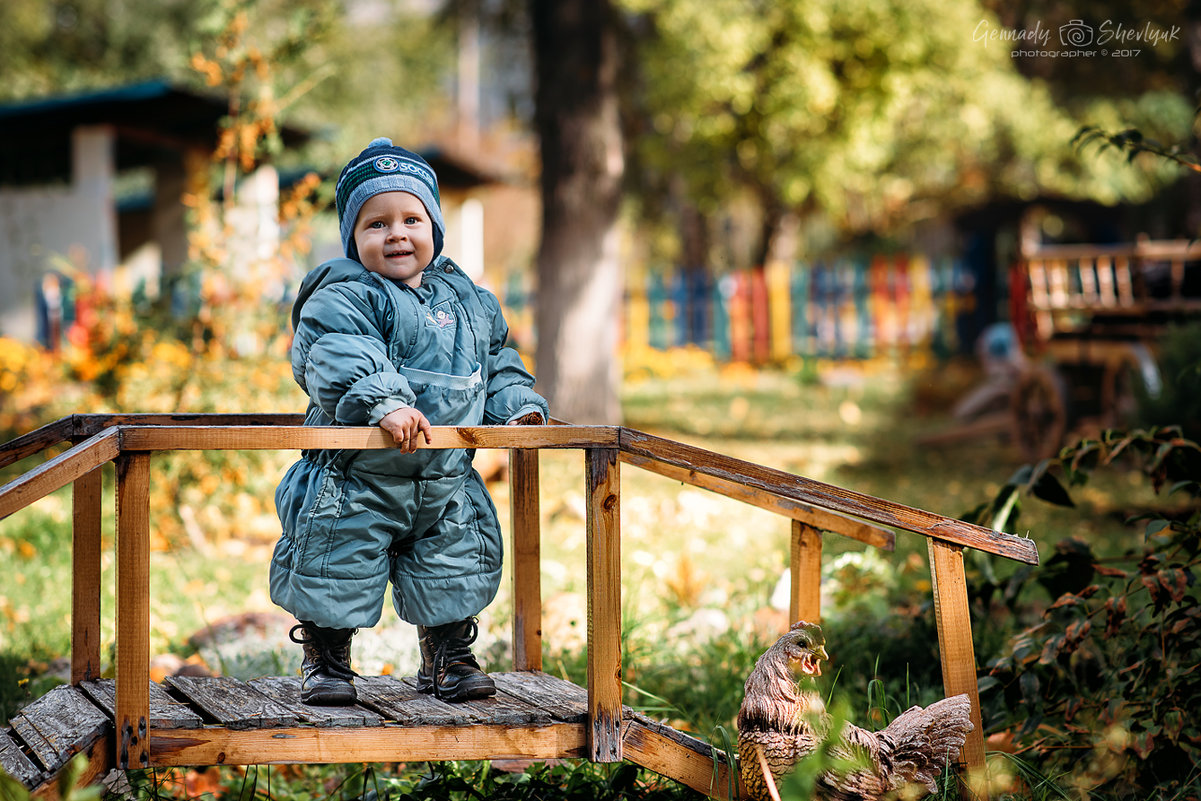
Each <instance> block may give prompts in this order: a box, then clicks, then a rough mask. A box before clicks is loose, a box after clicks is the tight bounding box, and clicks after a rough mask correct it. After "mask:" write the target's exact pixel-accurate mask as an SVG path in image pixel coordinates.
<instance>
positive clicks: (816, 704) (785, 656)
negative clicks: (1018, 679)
mask: <svg viewBox="0 0 1201 801" xmlns="http://www.w3.org/2000/svg"><path fill="white" fill-rule="evenodd" d="M828 658H829V657H828V655H827V654H826V638H825V636H824V635H823V634H822V630H821V627H820V626H818V625H816V624H814V623H806V622H805V621H803V620H802V621H798V622H797V623H794V624H793V626H792V628H791V629H789V631H788V633H787V634H785V635H784V636H783V637H781V638H780V639H779V640H778V641H777V642H776V644H775V645H773V646H771V647H770V648H768V649H767V650H766V651H765V652H764V653H763V655H762V656H760V657H759V661H758V662H756V663H755V669H754V670H753V671H751V675H750V676H749V677H748V678H747V680H746V691H745V694H744V696H743V700H742V707H741V708H740V709H739V710H738V753H739V760H740V763H741V767H740V773H741V776H742V783H743V789H744V792H745V795H746V797H748V798H754V799H762V801H767V799H771V798H773V797H775V798H778V797H779V796H778V795H776V793H775V787H776V784H778V783H779V781H780V780H781V779H782V778H784V777H785V776H787V775H788V774H789V773H791V772H792V770H793V768H794V767H795V766H796V763H797V762H798V761H799V760H800V759H802V758H803V757H805V756H806V755H808V754H810V753H812V752H814V751H815V750H817V748H818V746H819V745H820V744H821V743H822V741H823V740H824V739H825V738H826V735H827V731H828V729H829V727H830V716H829V715H828V714H827V713H826V707H825V704H824V703H823V702H822V698H821V695H820V694H819V693H818V692H817V689H816V687H815V686H814V685H813V681H812V677H814V676H820V675H821V662H822V660H824V659H828ZM798 677H799V678H800V679H801V684H803V685H804V686H803V687H802V686H799V685H798V682H797V679H798ZM971 730H972V722H971V703H970V702H969V700H968V697H967V696H966V695H956V696H954V697H953V698H944V699H943V700H941V701H939V702H937V703H934V704H931V705H930V706H928V707H926V708H925V709H923V708H921V707H918V706H915V707H913V708H911V709H910V710H909V711H907V712H905V713H904V714H902V715H900V716H899V717H897V718H896V719H895V720H893V721H892V723H890V724H889V725H888V728H886V729H884V730H883V731H878V732H871V731H867V730H866V729H861V728H859V727H858V726H854V725H851V724H849V723H848V724H846V726H845V727H844V728H843V730H842V732H841V733H839V734H838V735H837V737H838V742H837V743H836V744H835V745H834V748H833V754H834V755H836V756H840V757H844V758H848V759H852V760H858V762H857V763H856V764H860V765H862V764H863V762H864V760H866V763H867V764H866V766H864V767H862V768H856V769H853V770H852V771H851V772H849V773H841V774H836V773H833V772H826V773H823V774H822V775H821V776H820V777H819V778H818V785H817V796H818V797H819V798H823V799H831V801H852V800H854V801H869V800H870V799H877V798H881V797H883V796H884V795H885V794H886V793H890V792H893V791H895V790H898V789H899V788H903V787H906V786H907V785H913V786H914V787H915V788H920V787H921V786H923V785H924V786H925V788H926V789H927V790H928V791H930V792H934V791H935V790H936V789H937V788H936V786H935V783H934V782H935V779H936V778H937V777H938V776H939V775H940V774H941V773H942V771H943V768H944V767H945V766H946V764H947V762H948V761H949V760H951V759H953V758H954V756H955V754H957V753H958V752H959V750H960V749H961V748H962V747H963V743H964V741H965V739H966V736H967V733H968V732H969V731H971ZM769 777H770V778H769ZM910 797H912V796H910Z"/></svg>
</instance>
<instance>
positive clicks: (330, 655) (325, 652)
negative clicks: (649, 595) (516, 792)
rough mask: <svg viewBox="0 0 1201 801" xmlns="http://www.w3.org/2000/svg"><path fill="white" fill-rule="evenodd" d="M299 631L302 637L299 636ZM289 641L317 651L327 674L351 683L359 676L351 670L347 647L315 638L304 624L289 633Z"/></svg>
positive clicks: (296, 626) (297, 625) (299, 624)
mask: <svg viewBox="0 0 1201 801" xmlns="http://www.w3.org/2000/svg"><path fill="white" fill-rule="evenodd" d="M297 630H299V631H300V632H301V635H302V636H299V637H298V636H297V635H296V632H297ZM288 639H290V640H291V641H292V642H294V643H296V644H298V645H311V646H313V647H314V648H315V649H316V650H317V656H318V657H320V659H321V663H322V668H323V670H324V672H325V673H328V674H329V675H330V676H333V677H334V678H336V679H344V680H346V681H350V680H351V679H353V678H354V677H355V676H357V675H359V674H358V673H355V672H354V671H353V670H351V669H350V654H349V653H348V652H347V651H348V649H347V648H346V646H347V645H348V643H343V644H342V645H331V644H330V643H329V642H328V641H326V640H323V639H321V638H319V637H314V636H313V635H312V634H311V633H310V632H309V631H308V629H306V628H305V625H304V624H303V623H297V624H296V625H295V626H293V627H292V629H291V631H289V632H288Z"/></svg>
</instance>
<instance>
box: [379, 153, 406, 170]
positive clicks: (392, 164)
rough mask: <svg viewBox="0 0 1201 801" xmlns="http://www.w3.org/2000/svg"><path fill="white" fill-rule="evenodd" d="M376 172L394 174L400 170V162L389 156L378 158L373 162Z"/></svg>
mask: <svg viewBox="0 0 1201 801" xmlns="http://www.w3.org/2000/svg"><path fill="white" fill-rule="evenodd" d="M375 169H376V171H377V172H396V171H397V170H399V169H400V160H399V159H395V158H392V157H391V156H380V157H379V158H377V159H376V160H375Z"/></svg>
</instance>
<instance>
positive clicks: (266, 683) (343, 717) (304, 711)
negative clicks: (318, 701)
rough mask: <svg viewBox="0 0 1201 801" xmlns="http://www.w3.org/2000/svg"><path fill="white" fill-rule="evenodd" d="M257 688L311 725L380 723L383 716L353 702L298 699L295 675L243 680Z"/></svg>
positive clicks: (377, 724) (294, 716) (367, 724)
mask: <svg viewBox="0 0 1201 801" xmlns="http://www.w3.org/2000/svg"><path fill="white" fill-rule="evenodd" d="M246 683H247V684H248V685H250V687H251V688H252V689H254V690H256V691H257V692H260V693H262V694H263V695H265V696H267V697H268V698H270V699H271V700H272V701H274V702H275V703H277V704H279V705H280V706H281V707H283V708H284V709H285V710H286V711H287V713H288V715H289V716H291V717H293V718H295V719H296V720H300V721H303V722H305V723H309V724H311V725H313V726H322V727H325V726H341V727H343V728H345V727H351V726H357V727H361V728H365V727H368V726H382V725H384V719H383V718H382V717H380V716H379V715H377V714H376V713H374V712H372V711H371V710H370V709H367V708H366V707H364V706H360V705H358V704H355V705H352V706H310V705H309V704H305V703H301V701H300V678H299V677H298V676H268V677H264V678H259V679H251V680H250V681H248V682H246Z"/></svg>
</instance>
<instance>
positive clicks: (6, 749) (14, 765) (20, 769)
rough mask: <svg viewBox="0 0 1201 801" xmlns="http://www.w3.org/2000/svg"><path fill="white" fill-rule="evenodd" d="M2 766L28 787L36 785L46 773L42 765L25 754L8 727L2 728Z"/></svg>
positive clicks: (0, 747)
mask: <svg viewBox="0 0 1201 801" xmlns="http://www.w3.org/2000/svg"><path fill="white" fill-rule="evenodd" d="M0 768H3V769H4V772H5V773H7V774H8V775H9V776H12V777H13V778H14V779H16V780H17V781H19V782H20V783H21V784H23V785H25V786H26V787H33V786H35V785H36V784H37V783H38V782H40V781H41V780H42V777H43V776H44V775H45V774H44V773H43V772H42V769H41V768H40V767H38V766H37V765H35V764H33V761H32V760H31V759H30V758H29V757H27V756H25V752H24V751H22V750H21V746H19V745H17V743H16V741H15V740H13V738H12V737H10V736H9V732H8V730H7V729H0Z"/></svg>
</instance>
